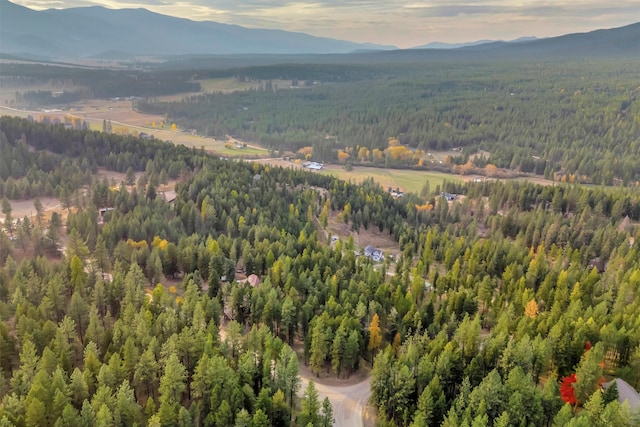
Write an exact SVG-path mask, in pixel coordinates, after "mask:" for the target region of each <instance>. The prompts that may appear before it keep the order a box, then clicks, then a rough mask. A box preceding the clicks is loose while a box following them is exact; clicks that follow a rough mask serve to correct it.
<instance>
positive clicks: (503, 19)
mask: <svg viewBox="0 0 640 427" xmlns="http://www.w3.org/2000/svg"><path fill="white" fill-rule="evenodd" d="M14 1H16V2H17V3H19V4H22V5H25V6H27V7H31V8H34V9H46V8H52V7H53V8H67V7H76V6H94V5H101V6H105V7H110V8H137V7H144V8H148V9H150V10H152V11H154V12H158V13H163V14H168V15H174V16H179V17H183V18H189V19H194V20H210V21H217V22H223V23H228V24H237V25H242V26H246V27H252V28H272V29H283V30H289V31H301V32H306V33H310V34H313V35H318V36H324V37H333V38H342V39H347V40H352V41H358V42H376V43H385V44H396V45H399V46H401V47H410V46H415V45H419V44H424V43H426V42H430V41H444V42H463V41H473V40H478V39H499V38H500V39H512V38H517V37H520V36H530V35H535V36H539V37H546V36H553V35H560V34H566V33H570V32H582V31H590V30H593V29H597V28H603V27H606V28H610V27H616V26H621V25H626V24H629V23H632V22H636V21H640V8H639V7H638V0H618V1H616V2H611V3H610V4H606V3H604V1H603V0H458V1H456V0H454V1H453V2H452V1H451V0H426V1H419V0H413V1H402V0H244V1H240V0H239V1H234V0H180V1H178V2H172V1H170V0H106V1H99V0H14ZM605 4H606V6H605Z"/></svg>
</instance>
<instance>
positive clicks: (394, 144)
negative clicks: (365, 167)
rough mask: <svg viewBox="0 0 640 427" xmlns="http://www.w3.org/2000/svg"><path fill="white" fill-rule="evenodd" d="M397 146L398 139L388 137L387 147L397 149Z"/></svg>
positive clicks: (398, 143)
mask: <svg viewBox="0 0 640 427" xmlns="http://www.w3.org/2000/svg"><path fill="white" fill-rule="evenodd" d="M398 145H400V141H399V140H398V138H395V137H393V136H391V137H389V147H397V146H398Z"/></svg>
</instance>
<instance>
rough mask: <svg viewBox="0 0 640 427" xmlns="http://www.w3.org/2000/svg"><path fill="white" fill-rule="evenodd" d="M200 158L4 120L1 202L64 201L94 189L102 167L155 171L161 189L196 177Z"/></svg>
mask: <svg viewBox="0 0 640 427" xmlns="http://www.w3.org/2000/svg"><path fill="white" fill-rule="evenodd" d="M45 150H46V151H45ZM201 154H202V153H200V152H196V150H194V149H188V148H186V147H184V146H178V147H176V146H173V144H170V143H165V142H162V141H159V140H150V141H149V140H145V141H143V140H141V139H140V138H137V137H133V136H122V135H115V134H108V133H102V132H97V131H91V130H78V129H68V128H65V126H64V125H51V124H46V123H36V122H33V121H29V120H25V119H19V118H12V117H8V116H4V117H0V197H2V196H6V197H7V198H9V199H22V198H31V197H43V196H56V197H60V198H63V197H65V195H68V194H70V193H73V192H74V191H75V190H77V189H78V188H79V187H80V186H82V185H85V184H87V183H90V182H91V174H95V173H96V171H97V169H98V168H99V167H103V168H106V169H108V170H112V171H117V172H123V173H124V172H127V171H128V169H129V168H131V169H132V170H133V171H134V172H135V171H144V170H146V169H147V168H153V170H154V171H155V172H156V177H157V179H158V180H159V182H160V183H161V182H163V181H166V180H168V179H174V178H176V177H178V176H179V175H180V174H181V173H182V172H185V173H186V171H192V170H193V168H194V167H195V163H194V162H198V161H199V160H197V159H198V157H199V156H200V155H201ZM156 185H158V182H156Z"/></svg>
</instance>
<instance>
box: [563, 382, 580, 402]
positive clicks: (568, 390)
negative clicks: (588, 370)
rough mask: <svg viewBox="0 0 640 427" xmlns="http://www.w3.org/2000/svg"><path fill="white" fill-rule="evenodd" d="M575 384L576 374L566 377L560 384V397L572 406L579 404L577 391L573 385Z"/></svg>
mask: <svg viewBox="0 0 640 427" xmlns="http://www.w3.org/2000/svg"><path fill="white" fill-rule="evenodd" d="M575 382H576V374H571V375H569V376H568V377H564V378H563V379H562V384H560V397H561V398H562V400H564V401H565V402H566V403H568V404H570V405H575V404H576V403H577V402H578V400H577V399H576V394H575V390H574V389H573V383H575Z"/></svg>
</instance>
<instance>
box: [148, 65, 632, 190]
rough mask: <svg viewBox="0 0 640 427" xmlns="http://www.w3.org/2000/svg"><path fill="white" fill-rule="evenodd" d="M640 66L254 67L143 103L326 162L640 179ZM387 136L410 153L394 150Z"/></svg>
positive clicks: (186, 122) (608, 181)
mask: <svg viewBox="0 0 640 427" xmlns="http://www.w3.org/2000/svg"><path fill="white" fill-rule="evenodd" d="M356 59H357V58H356ZM639 67H640V63H639V62H638V61H637V59H611V60H610V59H607V60H604V59H597V58H589V59H582V60H577V59H573V60H569V59H567V60H536V61H534V60H522V61H517V62H516V61H506V60H504V59H503V60H501V61H498V62H492V61H490V60H486V61H483V60H476V61H475V62H471V61H469V60H461V59H459V60H455V61H453V60H451V61H431V62H421V63H398V64H393V65H392V64H370V65H366V64H360V65H348V64H347V65H342V64H341V65H331V64H309V65H296V64H292V65H272V66H261V67H260V66H257V67H248V68H237V69H232V70H224V71H208V72H207V71H201V72H199V73H197V75H198V76H199V78H207V77H211V78H213V77H220V76H229V75H232V76H235V78H237V79H238V80H240V81H246V80H254V81H260V82H261V85H260V86H259V87H258V88H256V89H253V90H247V91H237V92H232V93H222V92H219V93H211V94H202V95H193V96H190V97H187V98H185V99H183V100H182V101H172V102H163V101H154V100H152V99H146V100H145V99H142V100H138V101H137V102H136V106H137V108H138V109H139V110H140V111H143V112H148V113H155V114H161V115H165V116H166V118H167V120H169V121H172V122H176V123H177V124H178V125H179V126H180V127H181V128H184V129H194V130H196V131H197V132H198V133H200V134H203V135H210V136H217V137H224V136H225V135H233V136H235V137H237V138H242V139H244V140H247V141H252V142H256V143H261V144H264V145H266V146H268V147H270V148H272V149H274V150H279V151H280V152H287V151H288V152H293V153H296V152H298V151H299V150H301V149H304V148H305V147H311V148H312V152H313V158H314V159H315V160H318V161H325V162H334V163H337V162H342V163H344V162H349V163H352V164H354V165H357V164H367V165H376V166H384V167H404V168H406V167H412V168H422V169H436V168H437V169H442V170H449V171H450V170H452V167H451V165H456V164H458V165H460V164H465V163H468V162H472V164H473V166H476V167H479V168H484V167H485V166H486V165H487V164H491V165H493V166H496V167H498V168H503V169H511V170H514V171H518V172H520V173H524V174H536V175H541V176H544V177H546V178H548V179H553V178H554V177H556V176H557V175H558V174H560V175H562V176H571V177H572V178H571V179H572V180H573V181H574V182H582V183H594V184H605V185H632V184H633V185H635V184H637V182H638V181H640V175H639V174H638V171H639V170H640V164H639V163H638V158H640V156H639V154H640V153H639V151H638V150H639V149H640V148H639V147H640V146H639V145H638V140H639V138H640V123H639V122H638V121H639V120H640V119H639V118H640V97H639V94H638V79H637V76H638V70H640V68H639ZM175 72H176V71H174V73H175ZM283 80H285V81H286V82H285V83H286V85H284V84H283V83H282V81H283ZM274 81H279V82H280V83H279V84H280V86H278V83H274ZM289 82H290V84H289ZM389 138H393V139H395V140H397V141H398V142H399V144H401V145H402V146H403V147H406V148H407V150H406V153H405V154H406V156H403V155H401V154H402V153H400V155H399V154H398V153H393V152H388V151H387V148H388V147H387V143H388V140H389ZM376 150H377V151H376ZM434 150H435V151H450V152H454V154H453V155H452V156H451V159H450V161H449V162H448V163H449V165H447V164H445V165H441V164H439V163H436V164H432V162H429V161H428V157H425V156H424V154H425V153H427V152H430V151H434ZM304 152H305V153H308V152H309V150H307V151H304ZM416 152H418V153H419V155H418V156H414V155H412V154H415V153H416ZM476 153H487V154H486V155H485V154H482V155H479V156H473V155H474V154H476ZM345 154H346V155H345ZM423 158H424V159H423ZM420 160H423V161H420ZM425 160H426V161H425Z"/></svg>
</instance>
